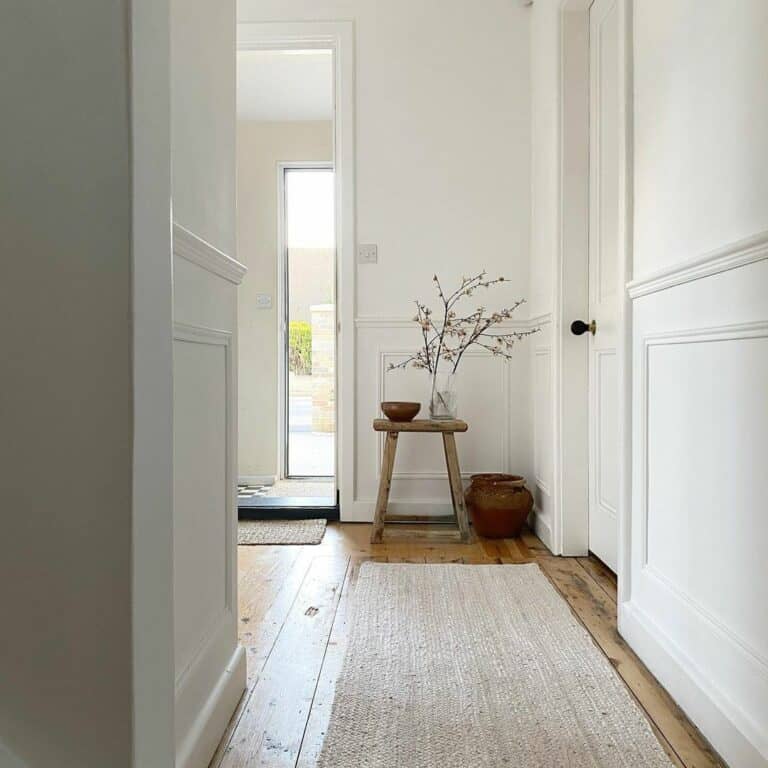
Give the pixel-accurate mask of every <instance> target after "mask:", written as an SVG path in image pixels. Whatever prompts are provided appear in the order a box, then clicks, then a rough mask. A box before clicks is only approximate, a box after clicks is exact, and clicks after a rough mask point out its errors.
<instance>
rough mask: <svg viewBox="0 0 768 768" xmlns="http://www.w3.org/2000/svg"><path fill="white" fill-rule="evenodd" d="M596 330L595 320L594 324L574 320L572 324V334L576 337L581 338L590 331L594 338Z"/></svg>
mask: <svg viewBox="0 0 768 768" xmlns="http://www.w3.org/2000/svg"><path fill="white" fill-rule="evenodd" d="M596 330H597V323H595V321H594V320H592V322H591V323H589V324H587V323H585V322H584V321H583V320H574V321H573V322H572V323H571V333H572V334H573V335H574V336H581V334H582V333H586V332H587V331H589V332H590V333H591V334H592V335H593V336H594V335H595V331H596Z"/></svg>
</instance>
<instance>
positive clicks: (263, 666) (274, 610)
mask: <svg viewBox="0 0 768 768" xmlns="http://www.w3.org/2000/svg"><path fill="white" fill-rule="evenodd" d="M370 532H371V526H370V525H365V524H331V525H329V526H328V529H327V531H326V535H325V537H324V539H323V541H322V543H321V544H319V545H317V546H305V547H277V546H262V547H239V548H238V554H239V566H240V571H239V578H238V584H239V590H240V594H239V600H238V602H239V610H240V624H239V626H240V640H241V643H242V644H243V645H244V647H245V648H246V651H247V659H248V690H247V691H246V693H245V695H244V696H243V699H242V700H241V702H240V706H239V707H238V710H237V712H236V713H235V715H234V716H233V718H232V722H231V723H230V726H229V728H228V731H227V733H226V734H225V736H224V739H223V740H222V743H221V745H220V746H219V750H218V751H217V753H216V755H215V756H214V759H213V761H212V762H211V768H245V766H282V767H284V768H288V767H289V766H292V767H293V766H298V768H311V767H312V766H314V765H315V764H316V761H317V757H318V755H319V753H320V750H321V748H322V744H323V739H324V737H325V733H326V730H327V726H328V722H329V719H330V715H331V707H332V703H333V696H334V691H335V685H336V680H337V678H338V675H339V673H340V670H341V664H342V660H343V657H344V652H345V648H346V638H347V630H348V618H349V614H348V606H349V595H350V591H351V590H352V589H353V587H354V583H355V579H356V578H357V573H358V570H359V568H360V565H361V564H362V563H363V562H364V561H366V560H373V561H378V562H393V563H396V562H397V563H469V564H510V563H511V564H514V563H530V562H536V563H538V564H539V566H540V567H541V569H542V571H543V572H544V573H545V574H546V575H547V576H548V578H549V579H550V581H551V582H552V583H553V585H554V586H555V588H556V589H557V590H558V591H559V592H560V594H561V595H562V596H563V598H564V599H565V600H566V602H567V603H568V604H569V605H570V607H571V609H572V610H573V612H574V615H575V616H576V617H577V619H578V620H579V621H580V622H581V623H582V624H583V625H584V627H585V628H586V630H587V631H588V632H589V633H590V635H591V636H592V638H593V639H594V641H595V643H596V644H597V646H598V647H599V648H600V649H601V650H602V651H603V653H605V654H606V656H607V657H608V659H609V661H610V662H611V664H612V665H613V666H614V668H615V669H616V671H617V672H618V674H619V675H620V676H621V678H622V680H623V681H624V683H625V684H626V685H627V687H628V689H629V690H630V691H631V693H632V695H633V696H634V697H635V698H636V700H637V701H638V703H639V705H640V706H641V707H642V708H643V710H644V711H645V713H646V715H647V716H648V719H649V721H650V723H651V727H652V728H653V729H654V732H655V733H656V735H657V737H658V739H659V741H660V743H661V744H662V746H663V747H664V749H665V750H666V751H667V753H668V754H669V755H670V757H671V759H672V761H673V762H674V764H675V765H677V766H681V767H682V768H715V767H716V766H722V765H723V763H722V762H720V760H719V759H718V757H717V755H716V754H715V753H714V752H713V751H712V749H711V748H710V747H709V745H708V744H707V742H706V740H705V739H704V738H703V737H702V736H701V734H700V733H699V732H698V730H697V729H696V728H695V727H694V726H693V725H692V724H691V722H690V721H689V720H688V718H687V717H686V716H685V714H684V713H683V712H682V710H680V708H679V707H678V706H677V705H676V704H675V703H674V701H673V700H672V699H671V697H670V696H669V695H668V694H667V692H666V691H665V690H664V689H663V688H662V687H661V686H660V685H659V683H658V682H657V681H656V680H655V678H654V677H653V675H651V673H650V672H649V671H648V670H647V669H646V667H645V666H644V665H643V663H642V662H641V661H640V660H639V658H638V657H637V656H636V655H635V654H634V653H633V651H632V650H631V649H630V648H629V646H627V644H626V643H625V642H624V640H623V639H622V638H621V637H620V636H619V634H618V631H617V628H616V599H617V598H616V579H615V576H614V575H613V574H612V573H611V572H610V570H609V569H608V568H607V567H606V566H605V565H604V564H603V563H601V562H600V561H599V560H598V559H597V558H595V557H593V556H591V555H590V556H589V557H583V558H569V557H553V556H552V555H551V554H550V552H549V550H547V548H546V547H545V546H544V544H542V542H541V541H540V540H539V539H538V538H537V537H536V536H535V535H534V534H533V533H532V532H531V531H529V530H527V529H526V530H525V531H524V532H523V534H522V535H521V536H520V537H519V538H515V539H504V540H487V539H482V538H478V537H477V536H476V535H475V534H474V533H473V535H472V540H471V541H470V542H469V543H468V544H460V543H455V542H450V541H447V542H435V541H430V540H396V541H385V542H383V543H381V544H371V543H370Z"/></svg>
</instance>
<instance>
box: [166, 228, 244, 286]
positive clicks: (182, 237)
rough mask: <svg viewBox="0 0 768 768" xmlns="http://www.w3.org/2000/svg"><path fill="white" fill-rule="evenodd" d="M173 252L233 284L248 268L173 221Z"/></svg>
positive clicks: (238, 281) (236, 283) (237, 281)
mask: <svg viewBox="0 0 768 768" xmlns="http://www.w3.org/2000/svg"><path fill="white" fill-rule="evenodd" d="M173 253H174V255H175V256H179V257H181V258H182V259H186V260H187V261H191V262H192V263H193V264H197V266H198V267H202V268H203V269H205V270H206V271H208V272H211V273H212V274H214V275H218V276H219V277H223V278H224V279H225V280H228V281H229V282H230V283H234V284H235V285H239V284H240V283H241V282H242V280H243V278H244V277H245V274H246V272H248V268H247V267H246V266H245V265H244V264H241V263H240V262H239V261H237V260H236V259H233V258H232V257H231V256H227V254H226V253H224V252H223V251H220V250H219V249H218V248H216V247H215V246H213V245H211V244H210V243H209V242H207V241H205V240H203V239H202V238H201V237H198V236H197V235H196V234H194V233H193V232H190V231H189V230H188V229H185V228H184V227H182V226H181V224H177V223H175V222H174V224H173Z"/></svg>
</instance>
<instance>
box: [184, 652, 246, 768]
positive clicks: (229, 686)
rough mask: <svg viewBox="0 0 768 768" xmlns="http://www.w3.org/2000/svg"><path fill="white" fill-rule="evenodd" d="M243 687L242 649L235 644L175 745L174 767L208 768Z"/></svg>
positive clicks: (243, 689)
mask: <svg viewBox="0 0 768 768" xmlns="http://www.w3.org/2000/svg"><path fill="white" fill-rule="evenodd" d="M245 687H246V662H245V649H244V648H243V647H242V646H241V645H238V646H237V648H235V652H234V654H232V658H231V659H230V661H229V663H228V664H227V666H226V667H225V669H224V671H223V672H222V675H221V677H220V678H219V681H218V682H217V683H216V686H215V687H214V689H213V690H212V691H211V695H210V696H209V697H208V700H207V701H206V702H205V704H204V705H203V707H202V709H201V710H200V713H199V715H198V716H197V718H196V719H195V722H194V723H193V724H192V727H191V728H190V730H189V733H188V734H187V737H186V738H185V739H184V741H183V743H182V744H181V745H180V746H179V750H178V754H177V755H176V768H208V765H209V763H210V762H211V758H212V757H213V755H214V753H215V752H216V749H217V747H218V746H219V741H221V737H222V735H223V734H224V731H225V730H226V729H227V725H228V724H229V720H230V718H231V717H232V713H233V712H234V711H235V709H236V707H237V703H238V702H239V701H240V697H241V696H242V695H243V692H244V691H245Z"/></svg>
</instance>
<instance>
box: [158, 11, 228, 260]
mask: <svg viewBox="0 0 768 768" xmlns="http://www.w3.org/2000/svg"><path fill="white" fill-rule="evenodd" d="M171 22H172V39H171V49H172V62H171V64H172V66H171V106H172V131H173V134H172V135H173V218H174V221H176V222H177V223H178V224H181V225H182V226H183V227H185V228H186V229H188V230H190V231H191V232H194V233H195V234H196V235H197V236H198V237H201V238H202V239H203V240H205V241H207V242H209V243H211V244H212V245H214V246H215V247H216V248H219V249H220V250H221V251H223V252H224V253H226V254H228V255H232V256H234V254H235V232H236V223H235V50H234V37H235V4H234V0H226V2H213V0H194V2H192V3H182V2H181V0H172V2H171Z"/></svg>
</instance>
